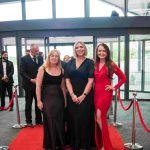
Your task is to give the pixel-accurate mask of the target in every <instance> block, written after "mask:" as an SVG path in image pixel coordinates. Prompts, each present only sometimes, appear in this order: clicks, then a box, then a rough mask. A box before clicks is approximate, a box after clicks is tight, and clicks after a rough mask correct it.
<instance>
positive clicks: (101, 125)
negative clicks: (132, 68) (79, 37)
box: [94, 43, 126, 150]
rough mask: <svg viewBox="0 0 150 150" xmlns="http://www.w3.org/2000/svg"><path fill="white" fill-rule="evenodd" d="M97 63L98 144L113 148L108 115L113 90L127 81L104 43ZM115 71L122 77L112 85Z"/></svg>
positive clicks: (106, 149)
mask: <svg viewBox="0 0 150 150" xmlns="http://www.w3.org/2000/svg"><path fill="white" fill-rule="evenodd" d="M95 65H96V66H95V72H94V78H95V87H94V104H95V111H96V112H95V114H96V123H95V140H96V146H97V148H98V150H113V147H112V144H111V142H110V138H109V132H108V125H107V118H106V116H107V111H108V109H109V107H110V104H111V101H112V94H113V91H114V90H116V89H118V88H119V87H120V86H121V85H122V84H123V83H125V82H126V76H125V74H124V73H123V72H122V71H121V70H120V68H119V67H118V66H117V65H116V64H115V63H114V62H113V61H112V60H111V56H110V50H109V47H108V46H107V45H106V44H104V43H101V44H99V45H98V46H97V48H96V64H95ZM114 73H115V74H116V75H117V76H118V77H119V79H120V80H119V82H118V83H117V84H116V85H115V86H113V85H112V79H113V78H112V77H113V74H114Z"/></svg>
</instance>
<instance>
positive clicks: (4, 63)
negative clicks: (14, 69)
mask: <svg viewBox="0 0 150 150" xmlns="http://www.w3.org/2000/svg"><path fill="white" fill-rule="evenodd" d="M3 72H4V77H5V76H7V74H6V62H3Z"/></svg>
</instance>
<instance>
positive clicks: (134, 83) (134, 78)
mask: <svg viewBox="0 0 150 150" xmlns="http://www.w3.org/2000/svg"><path fill="white" fill-rule="evenodd" d="M140 44H141V43H140V41H130V52H129V53H130V54H129V55H130V58H129V60H130V62H129V64H130V66H129V72H130V73H129V84H130V85H129V89H130V90H138V91H140V90H141V73H142V68H141V62H142V58H141V56H142V49H141V46H140Z"/></svg>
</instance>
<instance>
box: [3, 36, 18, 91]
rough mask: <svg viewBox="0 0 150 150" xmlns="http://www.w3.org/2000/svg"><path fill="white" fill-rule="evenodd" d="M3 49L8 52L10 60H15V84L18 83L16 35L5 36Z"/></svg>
mask: <svg viewBox="0 0 150 150" xmlns="http://www.w3.org/2000/svg"><path fill="white" fill-rule="evenodd" d="M3 49H4V50H5V51H7V52H8V60H10V61H12V62H13V65H14V74H13V79H14V85H18V68H17V55H16V39H15V38H14V37H8V38H3ZM18 92H19V91H18Z"/></svg>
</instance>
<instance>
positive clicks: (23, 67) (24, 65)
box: [20, 55, 43, 91]
mask: <svg viewBox="0 0 150 150" xmlns="http://www.w3.org/2000/svg"><path fill="white" fill-rule="evenodd" d="M37 59H38V64H37V63H36V62H34V61H33V59H32V58H31V56H30V55H26V56H23V57H22V58H21V63H20V74H21V77H22V87H23V89H25V90H29V91H34V90H35V87H36V85H35V84H33V83H31V82H30V79H35V78H36V76H37V73H38V68H39V67H40V66H41V65H42V64H43V57H42V56H38V58H37Z"/></svg>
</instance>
